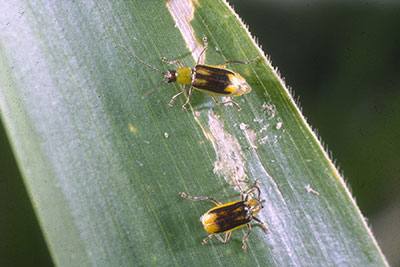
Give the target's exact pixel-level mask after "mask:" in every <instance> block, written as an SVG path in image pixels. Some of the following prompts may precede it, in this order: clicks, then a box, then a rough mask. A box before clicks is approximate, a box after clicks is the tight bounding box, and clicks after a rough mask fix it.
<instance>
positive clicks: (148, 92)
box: [142, 80, 164, 99]
mask: <svg viewBox="0 0 400 267" xmlns="http://www.w3.org/2000/svg"><path fill="white" fill-rule="evenodd" d="M163 81H164V80H161V81H159V82H158V83H157V84H156V85H154V86H153V88H151V89H149V90H148V91H146V92H145V93H144V94H143V95H142V99H144V98H145V97H147V96H148V95H149V94H151V93H153V92H154V91H155V90H156V89H157V87H158V86H159V85H160V84H161V83H162V82H163Z"/></svg>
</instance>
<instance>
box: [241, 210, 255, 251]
mask: <svg viewBox="0 0 400 267" xmlns="http://www.w3.org/2000/svg"><path fill="white" fill-rule="evenodd" d="M253 219H254V217H253ZM246 226H247V229H248V231H247V234H246V235H245V236H244V237H243V241H242V243H243V246H242V248H243V250H244V252H246V240H247V237H249V235H250V231H251V226H250V224H246Z"/></svg>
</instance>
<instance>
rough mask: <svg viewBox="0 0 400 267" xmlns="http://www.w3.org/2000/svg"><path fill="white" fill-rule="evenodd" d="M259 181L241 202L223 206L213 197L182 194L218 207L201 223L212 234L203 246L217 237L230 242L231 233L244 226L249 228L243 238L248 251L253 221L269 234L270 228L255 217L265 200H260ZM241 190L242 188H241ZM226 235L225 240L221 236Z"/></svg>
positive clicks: (223, 241)
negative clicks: (254, 196) (255, 194)
mask: <svg viewBox="0 0 400 267" xmlns="http://www.w3.org/2000/svg"><path fill="white" fill-rule="evenodd" d="M258 185H259V181H258V180H257V181H256V183H255V184H254V185H253V187H252V188H251V189H250V190H249V191H248V192H247V193H246V194H245V193H243V191H241V193H240V200H237V201H233V202H229V203H226V204H222V203H221V202H219V201H217V200H215V199H214V198H211V197H192V196H189V195H187V194H186V193H184V192H182V193H180V195H181V197H183V198H187V199H190V200H193V201H199V200H210V201H211V202H212V203H214V204H215V205H216V207H214V208H212V209H210V210H209V211H207V212H206V213H204V214H203V215H202V216H201V218H200V221H201V222H202V223H203V226H204V229H205V230H206V231H207V232H208V233H210V234H209V235H208V236H207V237H206V238H204V240H203V242H202V245H204V244H206V243H207V241H208V240H210V239H211V238H212V237H213V236H216V237H217V238H218V240H220V241H221V242H222V243H226V242H228V241H229V238H230V236H231V233H232V231H233V230H236V229H238V228H240V227H242V226H246V227H247V233H246V234H245V236H244V237H243V240H242V243H243V246H242V248H243V250H244V251H246V240H247V238H248V236H249V235H250V231H251V226H250V224H249V223H250V222H251V220H255V221H257V222H258V223H259V224H261V226H262V227H263V228H264V230H265V232H266V233H268V228H267V227H266V226H265V224H264V223H263V222H262V221H261V220H260V219H258V218H256V217H255V215H256V214H257V213H258V212H259V211H260V210H261V209H262V208H263V206H262V204H263V203H264V202H265V200H261V199H260V195H261V191H260V188H259V187H258ZM239 188H240V187H239ZM255 191H257V193H258V195H257V198H250V196H251V194H252V193H254V192H255ZM224 233H225V239H223V238H222V237H221V236H220V234H224Z"/></svg>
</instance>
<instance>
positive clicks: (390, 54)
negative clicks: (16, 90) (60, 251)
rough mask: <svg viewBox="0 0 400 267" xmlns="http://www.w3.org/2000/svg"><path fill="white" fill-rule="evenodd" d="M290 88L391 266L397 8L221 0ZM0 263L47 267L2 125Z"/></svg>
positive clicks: (395, 209)
mask: <svg viewBox="0 0 400 267" xmlns="http://www.w3.org/2000/svg"><path fill="white" fill-rule="evenodd" d="M230 3H231V4H232V5H233V6H234V9H235V10H236V12H237V13H238V14H239V15H240V17H242V19H243V20H244V22H245V23H246V24H247V25H249V27H250V31H251V32H252V34H253V35H254V36H256V37H257V39H258V41H259V44H260V45H262V48H263V50H264V51H265V52H266V53H267V54H268V55H269V56H270V57H271V59H272V63H273V66H275V67H278V69H279V70H280V73H281V76H282V77H283V78H284V79H285V81H286V83H287V84H288V85H289V86H290V87H292V88H293V91H294V94H295V96H296V98H299V102H298V103H299V105H300V106H301V107H302V110H303V114H304V115H305V116H306V118H307V119H308V122H309V123H310V124H311V125H312V126H313V128H314V129H316V131H317V133H318V135H319V136H320V137H321V139H322V140H323V142H324V143H325V144H328V145H329V147H328V148H329V149H328V151H329V152H330V153H331V154H332V158H333V159H334V160H335V161H336V165H337V166H340V170H341V173H342V174H344V177H345V179H346V181H347V183H348V184H349V186H350V188H351V189H352V192H353V195H354V197H355V198H356V200H357V204H358V205H359V207H360V209H361V211H362V212H363V214H364V216H366V217H367V218H368V221H369V223H370V225H371V227H372V230H373V232H374V234H375V237H376V238H377V240H378V243H379V244H380V246H381V248H382V249H383V252H384V254H385V255H386V257H387V258H388V260H389V263H390V264H391V265H392V266H400V253H398V252H399V251H400V235H399V229H400V197H399V192H400V180H399V173H400V164H399V162H400V152H399V151H400V63H399V60H400V49H399V48H400V4H396V3H395V2H394V1H393V2H391V1H369V2H367V1H353V2H351V4H349V3H345V2H344V1H343V2H340V1H339V2H335V1H332V2H324V3H322V1H321V2H318V1H304V0H303V1H300V0H298V1H294V0H293V1H290V0H285V1H282V0H275V1H261V0H258V1H256V0H246V1H244V0H241V1H239V0H235V1H234V0H230ZM0 151H1V153H0V162H1V163H0V214H2V216H1V217H0V240H1V242H0V265H1V266H51V265H52V264H53V263H52V261H51V259H50V256H49V252H48V250H47V247H46V244H45V241H44V238H43V236H42V234H41V231H40V228H39V225H38V223H37V219H36V217H35V215H34V212H33V209H32V205H31V203H30V201H29V197H28V194H27V192H26V190H25V188H24V185H23V181H22V178H21V175H20V173H19V171H18V168H17V166H16V163H15V159H14V158H13V154H12V151H11V149H10V146H9V143H8V141H7V137H6V135H5V133H4V129H3V128H1V129H0Z"/></svg>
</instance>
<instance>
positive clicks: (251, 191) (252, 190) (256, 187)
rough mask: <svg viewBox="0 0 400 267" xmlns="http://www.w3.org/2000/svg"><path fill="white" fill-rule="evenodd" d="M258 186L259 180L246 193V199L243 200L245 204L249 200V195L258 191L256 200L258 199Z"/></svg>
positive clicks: (259, 193)
mask: <svg viewBox="0 0 400 267" xmlns="http://www.w3.org/2000/svg"><path fill="white" fill-rule="evenodd" d="M259 184H260V180H257V181H256V182H255V183H254V185H253V188H252V189H251V190H250V191H249V192H247V194H246V199H245V201H246V202H247V200H249V197H250V194H251V193H253V192H254V191H256V190H257V191H258V199H260V195H261V192H260V188H258V185H259ZM241 200H243V199H241Z"/></svg>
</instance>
